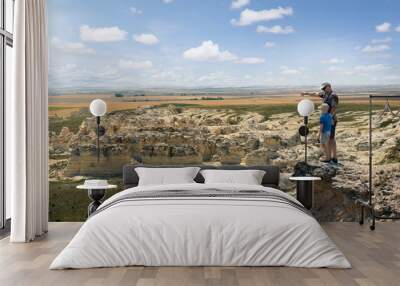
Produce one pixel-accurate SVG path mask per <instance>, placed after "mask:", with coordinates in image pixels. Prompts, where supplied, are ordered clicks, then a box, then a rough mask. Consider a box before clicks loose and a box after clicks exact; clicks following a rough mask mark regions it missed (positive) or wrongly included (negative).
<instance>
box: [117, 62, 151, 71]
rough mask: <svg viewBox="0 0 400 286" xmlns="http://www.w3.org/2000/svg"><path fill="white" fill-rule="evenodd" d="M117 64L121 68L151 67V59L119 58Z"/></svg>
mask: <svg viewBox="0 0 400 286" xmlns="http://www.w3.org/2000/svg"><path fill="white" fill-rule="evenodd" d="M118 66H119V67H120V68H123V69H135V70H138V69H140V70H142V69H149V68H152V67H153V63H152V62H151V61H133V60H120V61H119V63H118Z"/></svg>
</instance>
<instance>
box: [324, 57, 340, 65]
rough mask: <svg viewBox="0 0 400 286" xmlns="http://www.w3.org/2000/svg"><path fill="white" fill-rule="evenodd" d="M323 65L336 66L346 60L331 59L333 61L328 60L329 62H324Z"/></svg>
mask: <svg viewBox="0 0 400 286" xmlns="http://www.w3.org/2000/svg"><path fill="white" fill-rule="evenodd" d="M321 63H323V64H329V65H336V64H341V63H344V60H342V59H339V58H331V59H328V60H323V61H322V62H321Z"/></svg>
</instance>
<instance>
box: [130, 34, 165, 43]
mask: <svg viewBox="0 0 400 286" xmlns="http://www.w3.org/2000/svg"><path fill="white" fill-rule="evenodd" d="M133 39H134V40H135V41H136V42H138V43H141V44H144V45H155V44H157V43H158V42H159V40H158V38H157V37H156V36H155V35H153V34H140V35H134V36H133Z"/></svg>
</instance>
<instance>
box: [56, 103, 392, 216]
mask: <svg viewBox="0 0 400 286" xmlns="http://www.w3.org/2000/svg"><path fill="white" fill-rule="evenodd" d="M384 120H385V118H384ZM390 122H391V123H389V124H388V125H386V126H385V128H382V126H381V128H379V127H380V126H379V125H375V126H374V127H375V128H376V130H375V132H374V137H373V146H374V162H375V167H374V186H376V189H375V191H376V196H375V200H376V203H377V212H378V214H383V215H389V216H392V215H396V214H398V213H400V203H399V198H400V184H399V183H400V172H399V170H400V163H399V162H400V161H399V154H400V123H399V122H398V121H397V122H396V121H390ZM310 123H311V126H314V127H313V128H311V134H310V136H309V149H308V154H309V157H308V160H309V162H310V164H311V165H314V166H315V168H314V167H311V169H307V170H302V168H305V167H304V166H303V167H302V166H301V165H300V166H299V165H298V166H297V167H296V168H295V165H296V163H297V162H301V161H303V160H304V144H302V138H300V136H299V135H298V128H299V126H300V125H301V124H302V118H300V117H299V116H298V115H297V114H296V113H295V112H293V113H283V114H278V115H273V116H270V117H269V118H268V120H266V119H265V118H264V116H262V115H260V114H258V113H255V112H235V111H233V110H229V109H220V110H218V109H197V108H180V107H176V106H174V105H170V106H165V107H162V106H161V107H147V108H141V109H135V110H127V111H115V112H111V113H109V114H108V115H107V116H106V117H104V119H103V120H102V125H103V126H104V127H105V128H106V134H105V135H104V136H103V137H102V138H101V146H102V149H101V158H100V161H99V162H97V157H96V150H97V149H96V133H95V126H96V125H95V120H94V118H87V119H86V120H84V121H83V122H82V124H81V126H80V128H79V130H78V131H77V132H75V133H74V132H71V131H70V130H69V129H68V128H67V127H64V128H62V130H61V132H60V133H59V134H54V133H53V134H51V136H50V158H51V161H50V178H51V179H52V180H62V179H63V178H71V177H74V176H79V175H84V176H97V175H101V176H114V175H120V174H121V170H122V166H123V165H124V164H126V163H129V162H143V163H146V164H180V165H184V164H199V163H205V164H207V163H209V164H244V165H255V164H275V165H278V166H279V167H280V168H281V170H282V172H283V174H282V180H281V187H282V189H283V190H284V191H287V192H293V191H294V189H295V185H294V184H293V182H290V181H289V180H288V177H289V176H290V175H291V174H292V173H293V172H294V171H295V170H296V172H300V171H307V172H311V174H314V175H317V176H320V177H323V178H324V180H323V181H322V182H321V183H320V184H318V186H317V191H316V198H317V200H318V201H320V202H324V203H323V204H321V205H320V208H318V209H317V210H318V213H319V215H317V216H318V217H319V218H320V219H321V220H355V219H356V211H355V206H354V203H353V202H354V199H356V198H360V197H361V198H362V197H365V196H366V185H365V183H367V181H368V143H367V142H368V132H367V130H368V117H367V114H366V113H365V112H354V113H344V114H341V115H340V116H339V125H338V128H337V141H338V150H339V160H340V161H341V163H342V165H340V166H337V167H332V166H328V165H326V166H320V163H319V161H318V160H319V156H320V150H319V145H318V142H317V133H318V126H317V125H318V115H317V114H314V115H313V116H312V117H311V118H310ZM314 123H316V124H314Z"/></svg>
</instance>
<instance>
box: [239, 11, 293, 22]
mask: <svg viewBox="0 0 400 286" xmlns="http://www.w3.org/2000/svg"><path fill="white" fill-rule="evenodd" d="M291 15H293V8H292V7H286V8H282V7H278V8H276V9H270V10H260V11H255V10H250V9H246V10H244V11H242V12H241V13H240V19H239V20H236V19H232V20H231V24H232V25H235V26H248V25H251V24H254V23H257V22H261V21H271V20H277V19H281V18H283V17H285V16H291Z"/></svg>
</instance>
